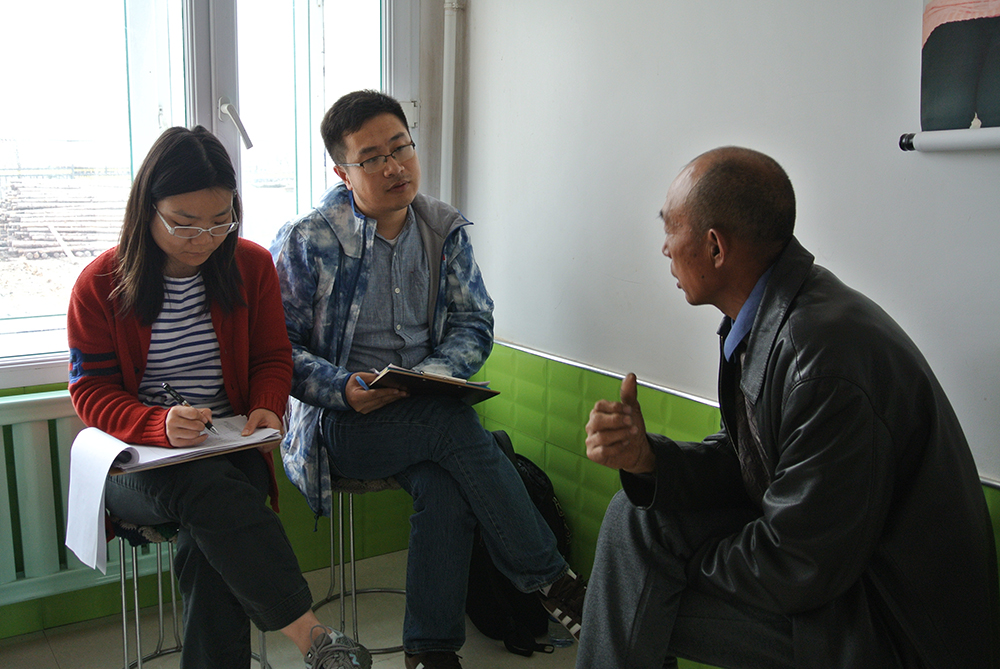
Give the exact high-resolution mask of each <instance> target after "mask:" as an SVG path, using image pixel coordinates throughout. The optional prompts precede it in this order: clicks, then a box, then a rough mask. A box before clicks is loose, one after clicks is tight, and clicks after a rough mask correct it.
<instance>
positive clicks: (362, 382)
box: [354, 376, 371, 390]
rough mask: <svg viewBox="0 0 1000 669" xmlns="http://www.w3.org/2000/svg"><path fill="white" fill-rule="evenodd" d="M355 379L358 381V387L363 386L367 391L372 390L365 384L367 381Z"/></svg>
mask: <svg viewBox="0 0 1000 669" xmlns="http://www.w3.org/2000/svg"><path fill="white" fill-rule="evenodd" d="M354 378H355V379H357V380H358V385H359V386H361V387H362V388H364V389H365V390H371V388H369V387H368V384H367V383H365V380H364V379H362V378H361V377H360V376H355V377H354Z"/></svg>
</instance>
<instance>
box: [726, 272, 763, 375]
mask: <svg viewBox="0 0 1000 669" xmlns="http://www.w3.org/2000/svg"><path fill="white" fill-rule="evenodd" d="M772 270H774V265H771V266H770V267H768V268H767V271H766V272H764V273H763V274H762V275H761V277H760V278H759V279H757V285H755V286H754V287H753V290H752V291H750V296H749V297H747V300H746V302H744V303H743V306H742V307H740V313H738V314H737V315H736V320H735V321H733V322H732V327H730V328H729V334H727V335H726V340H725V342H724V343H723V345H722V352H723V355H725V356H726V360H729V361H730V362H732V358H733V353H734V352H735V351H736V347H737V346H739V345H740V342H741V341H743V340H744V339H745V338H746V336H747V335H748V334H749V333H750V329H751V328H752V327H753V322H754V319H756V318H757V309H759V308H760V301H761V300H762V299H763V297H764V289H765V288H766V287H767V280H768V279H770V278H771V272H772ZM726 318H727V319H728V318H729V317H728V316H727V317H726Z"/></svg>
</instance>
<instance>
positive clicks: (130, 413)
mask: <svg viewBox="0 0 1000 669" xmlns="http://www.w3.org/2000/svg"><path fill="white" fill-rule="evenodd" d="M114 262H115V249H114V248H112V249H110V250H108V251H105V252H104V253H102V254H101V255H100V256H98V257H97V258H96V259H95V260H94V261H93V262H92V263H90V264H89V265H88V266H87V267H86V268H84V270H83V272H81V274H80V277H79V278H78V279H77V280H76V284H75V285H74V286H73V293H72V295H71V297H70V302H69V313H68V314H67V327H66V331H67V334H68V336H69V349H70V369H69V392H70V396H71V397H72V400H73V407H74V409H76V413H77V415H79V416H80V419H81V420H83V422H84V423H86V424H87V425H90V426H93V427H97V428H99V429H101V430H103V431H105V432H107V433H108V434H110V435H112V436H114V437H116V438H118V439H121V440H122V441H125V442H128V443H134V444H148V445H152V446H169V445H170V444H169V443H168V441H167V434H166V427H165V422H166V417H167V409H165V408H163V407H150V406H146V405H144V404H142V403H141V402H140V401H139V399H138V395H139V382H140V381H141V380H142V376H143V373H144V372H145V369H146V357H147V356H148V354H149V342H150V337H151V334H152V327H151V326H146V325H142V324H140V323H139V320H138V319H137V318H135V317H134V316H129V317H126V318H124V319H122V318H119V317H118V316H117V307H118V302H117V300H116V301H114V302H112V301H111V299H110V297H109V296H110V295H111V291H112V289H113V288H114V281H113V268H114ZM236 264H237V266H238V267H239V270H240V275H241V277H242V279H243V284H242V287H241V294H242V296H243V299H244V300H245V301H246V304H247V306H245V307H237V308H235V309H234V310H233V311H232V312H230V313H228V314H226V313H224V312H223V311H222V309H221V308H219V306H218V305H216V304H214V303H213V304H212V305H211V313H212V325H213V326H214V328H215V335H216V337H217V338H218V340H219V356H220V359H221V363H222V378H223V381H224V383H225V387H226V394H227V395H228V397H229V403H230V404H231V405H232V408H233V411H235V412H236V413H237V414H240V415H244V416H246V415H249V414H250V412H251V411H253V410H254V409H258V408H264V409H270V410H271V411H273V412H274V413H276V414H277V415H278V416H279V417H283V416H284V414H285V404H286V402H287V401H288V394H289V392H290V390H291V386H292V347H291V344H290V343H289V342H288V333H287V331H286V329H285V318H284V309H283V307H282V304H281V290H280V288H279V286H278V275H277V273H276V272H275V270H274V265H273V263H272V261H271V254H270V253H268V252H267V251H266V250H265V249H264V248H262V247H260V246H258V245H257V244H254V243H253V242H251V241H248V240H245V239H240V240H239V244H238V246H237V248H236ZM264 458H265V460H266V461H267V465H268V469H269V470H270V472H271V491H270V495H271V504H272V506H273V507H274V509H275V510H277V508H278V491H277V485H276V483H275V479H274V459H273V458H272V457H271V454H270V453H268V454H266V455H265V456H264Z"/></svg>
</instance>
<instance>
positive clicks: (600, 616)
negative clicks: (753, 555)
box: [576, 492, 794, 669]
mask: <svg viewBox="0 0 1000 669" xmlns="http://www.w3.org/2000/svg"><path fill="white" fill-rule="evenodd" d="M751 518H752V516H751V515H749V514H748V513H746V512H742V511H733V510H720V511H703V512H691V513H660V512H656V511H646V510H642V509H639V508H637V507H636V506H635V505H634V504H632V502H630V501H629V499H628V497H627V496H626V495H625V493H624V492H619V493H618V494H617V495H616V496H615V497H614V498H613V499H612V500H611V504H610V505H609V506H608V510H607V512H606V514H605V516H604V522H603V523H602V524H601V532H600V536H599V538H598V543H597V555H596V558H595V560H594V570H593V573H592V574H591V578H590V583H589V586H588V589H587V600H586V603H585V604H584V610H583V630H582V634H581V636H580V647H579V650H578V653H577V663H576V666H577V669H613V668H615V667H621V668H622V669H626V668H627V669H643V668H647V667H648V668H649V669H659V668H660V667H673V666H676V659H675V658H677V657H683V658H687V659H690V660H694V661H696V662H703V663H705V664H710V665H713V666H716V667H768V668H772V667H773V668H778V669H780V668H782V667H793V666H794V656H793V650H792V624H791V621H790V620H789V619H788V618H787V617H786V616H782V615H779V614H776V613H771V612H768V611H763V610H760V609H756V608H753V607H750V606H746V605H745V604H741V603H739V602H733V601H725V600H721V599H718V598H716V597H712V596H709V595H707V594H704V593H701V592H697V591H695V590H692V589H690V588H688V587H687V576H686V572H685V569H686V567H687V564H688V561H689V560H690V557H691V555H692V554H693V553H694V551H695V550H696V549H697V548H698V547H699V546H701V545H702V544H703V543H704V542H705V541H707V540H709V539H711V538H713V537H720V536H725V535H727V534H731V533H733V532H735V531H736V530H738V529H739V528H740V527H742V526H743V525H744V524H745V523H746V522H748V521H749V520H750V519H751Z"/></svg>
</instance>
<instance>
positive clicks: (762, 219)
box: [687, 146, 795, 248]
mask: <svg viewBox="0 0 1000 669" xmlns="http://www.w3.org/2000/svg"><path fill="white" fill-rule="evenodd" d="M702 161H704V162H705V167H704V168H703V169H702V171H701V174H700V176H699V177H698V178H697V183H695V184H694V186H693V187H692V189H691V192H690V194H689V196H688V202H687V206H688V207H689V211H690V213H691V215H692V216H691V220H692V226H693V227H695V229H696V230H695V231H696V232H699V233H705V232H708V230H709V229H712V228H714V229H716V230H719V231H723V232H728V233H729V234H731V235H733V236H734V237H736V238H737V239H740V240H742V241H745V242H748V243H750V244H754V245H755V246H760V247H761V248H775V247H777V248H784V246H785V244H786V243H787V242H788V240H790V239H791V238H792V234H793V233H794V231H795V191H794V189H793V188H792V182H791V180H790V179H789V178H788V175H787V174H786V173H785V170H784V169H782V167H781V165H779V164H778V163H777V161H775V160H774V159H773V158H771V157H770V156H767V155H764V154H763V153H760V152H759V151H754V150H752V149H744V148H741V147H735V146H727V147H723V148H720V149H714V150H712V151H709V152H707V153H704V154H702V155H701V156H698V158H695V159H694V161H692V163H694V162H702Z"/></svg>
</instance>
